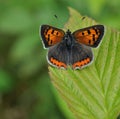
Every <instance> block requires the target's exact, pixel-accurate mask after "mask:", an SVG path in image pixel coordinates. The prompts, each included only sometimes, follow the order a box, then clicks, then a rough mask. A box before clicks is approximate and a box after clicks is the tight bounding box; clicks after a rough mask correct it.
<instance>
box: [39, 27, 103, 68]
mask: <svg viewBox="0 0 120 119" xmlns="http://www.w3.org/2000/svg"><path fill="white" fill-rule="evenodd" d="M100 30H103V31H102V32H101V31H100ZM103 33H104V27H103V26H102V25H96V26H94V27H88V28H84V29H79V30H77V31H75V32H73V33H71V31H70V30H67V31H66V32H64V31H63V30H61V29H58V28H55V27H52V26H49V25H42V26H41V37H42V41H43V45H44V47H45V48H48V55H47V59H48V63H49V64H50V65H52V66H55V67H58V68H65V69H66V68H67V67H68V66H71V67H72V68H73V69H79V68H83V67H85V66H87V65H88V64H90V63H91V61H92V60H93V53H92V49H91V47H97V46H98V44H99V43H100V41H101V38H102V36H103Z"/></svg>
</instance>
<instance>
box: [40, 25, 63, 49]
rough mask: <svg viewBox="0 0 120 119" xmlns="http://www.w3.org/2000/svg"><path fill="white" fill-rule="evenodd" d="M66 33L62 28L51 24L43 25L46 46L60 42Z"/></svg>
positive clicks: (42, 31) (42, 34) (42, 33)
mask: <svg viewBox="0 0 120 119" xmlns="http://www.w3.org/2000/svg"><path fill="white" fill-rule="evenodd" d="M64 35H65V32H64V31H63V30H61V29H58V28H55V27H52V26H49V25H42V26H41V37H42V40H43V44H44V46H45V48H48V47H50V46H53V45H55V44H57V43H59V42H60V41H61V40H62V39H63V37H64Z"/></svg>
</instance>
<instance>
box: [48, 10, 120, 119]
mask: <svg viewBox="0 0 120 119" xmlns="http://www.w3.org/2000/svg"><path fill="white" fill-rule="evenodd" d="M69 11H70V19H69V20H68V22H67V23H66V25H65V29H66V28H67V29H70V30H71V31H74V30H76V29H78V28H83V27H87V26H91V25H94V24H97V23H96V22H95V21H94V20H92V19H90V18H88V17H83V16H81V15H80V14H79V13H78V12H77V11H75V10H73V9H71V8H69ZM105 31H106V33H105V36H104V38H103V39H102V43H101V44H100V46H99V47H98V48H97V49H93V53H94V61H93V63H92V64H91V65H90V66H88V67H86V68H84V69H82V70H72V69H70V68H69V69H67V70H60V69H56V68H52V67H49V74H50V77H51V80H52V84H53V85H54V86H55V87H56V89H57V91H58V92H59V93H60V95H61V96H62V98H63V99H64V101H65V102H66V103H67V105H68V107H69V109H70V110H71V111H72V112H73V114H74V115H75V117H76V119H116V118H117V116H118V114H119V112H120V32H118V31H116V30H114V29H111V28H109V27H105Z"/></svg>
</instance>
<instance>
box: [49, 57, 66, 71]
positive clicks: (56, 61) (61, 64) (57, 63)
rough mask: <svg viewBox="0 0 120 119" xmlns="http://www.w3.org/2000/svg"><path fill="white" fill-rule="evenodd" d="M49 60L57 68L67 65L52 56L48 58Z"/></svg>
mask: <svg viewBox="0 0 120 119" xmlns="http://www.w3.org/2000/svg"><path fill="white" fill-rule="evenodd" d="M50 62H51V63H52V64H53V65H56V66H57V67H58V68H60V67H64V68H65V69H66V68H67V65H66V64H65V63H63V62H60V61H58V60H56V59H54V58H53V57H51V58H50Z"/></svg>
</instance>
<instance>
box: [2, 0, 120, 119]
mask: <svg viewBox="0 0 120 119" xmlns="http://www.w3.org/2000/svg"><path fill="white" fill-rule="evenodd" d="M68 6H69V7H72V8H74V9H76V10H77V11H79V12H80V13H81V14H82V15H83V16H84V15H87V16H89V17H91V18H93V19H95V20H96V21H98V22H100V23H101V24H105V25H106V26H110V27H113V28H116V29H119V30H120V10H119V8H120V0H111V1H110V0H34V1H30V0H26V1H25V0H19V1H18V0H4V1H3V0H0V119H68V118H71V119H72V116H70V112H69V111H66V110H64V106H65V105H64V103H63V102H61V99H59V98H58V95H57V94H56V92H55V90H54V88H53V87H52V84H51V82H50V78H49V75H48V68H47V67H48V65H47V61H46V52H47V51H46V50H44V49H43V46H42V43H41V40H40V38H39V27H40V25H41V24H50V25H53V26H56V27H59V28H63V26H64V24H65V23H66V21H67V20H68V18H69V11H68ZM54 15H57V17H58V19H56V18H55V17H54Z"/></svg>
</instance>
